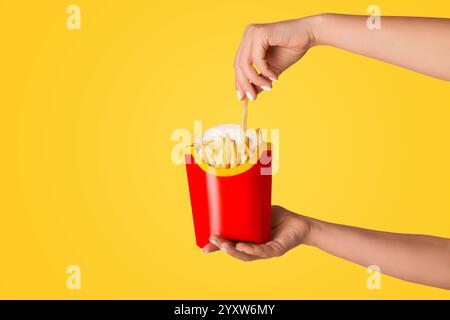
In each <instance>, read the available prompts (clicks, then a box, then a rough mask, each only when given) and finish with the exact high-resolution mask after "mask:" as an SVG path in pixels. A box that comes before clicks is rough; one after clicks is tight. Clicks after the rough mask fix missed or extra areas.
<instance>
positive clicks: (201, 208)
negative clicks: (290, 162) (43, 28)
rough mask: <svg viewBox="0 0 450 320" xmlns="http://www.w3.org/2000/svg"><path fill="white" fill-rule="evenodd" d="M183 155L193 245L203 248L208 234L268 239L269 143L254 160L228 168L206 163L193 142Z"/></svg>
mask: <svg viewBox="0 0 450 320" xmlns="http://www.w3.org/2000/svg"><path fill="white" fill-rule="evenodd" d="M184 156H185V162H186V171H187V179H188V185H189V195H190V200H191V208H192V216H193V219H194V229H195V237H196V242H197V246H199V247H200V248H203V247H204V246H205V245H206V244H208V243H209V237H210V235H212V234H218V235H221V236H222V237H224V238H226V239H230V240H234V241H249V242H255V243H266V242H267V241H269V240H270V210H271V195H272V174H271V160H272V159H271V157H272V152H271V147H270V144H268V143H267V144H266V147H265V148H264V150H263V151H262V152H261V155H260V157H259V159H258V160H257V162H256V163H255V164H243V165H240V166H237V167H235V168H229V169H216V168H213V167H211V166H209V165H208V164H207V163H205V162H203V161H202V159H201V157H200V156H199V155H198V154H197V151H196V150H195V148H194V147H193V146H190V147H188V148H187V150H186V151H185V155H184Z"/></svg>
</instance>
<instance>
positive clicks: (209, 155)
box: [196, 99, 264, 169]
mask: <svg viewBox="0 0 450 320" xmlns="http://www.w3.org/2000/svg"><path fill="white" fill-rule="evenodd" d="M247 116H248V100H247V99H244V100H243V102H242V119H241V126H240V130H239V129H237V130H239V131H240V139H239V134H238V135H236V134H232V135H233V136H234V138H236V140H235V139H234V138H232V137H230V135H229V134H228V133H222V132H221V133H220V134H219V135H216V136H215V137H214V138H212V139H210V140H206V141H203V142H202V143H201V145H196V148H197V151H200V154H201V157H202V160H203V161H204V162H206V163H207V164H208V165H210V166H212V167H215V168H225V169H229V168H234V167H237V166H239V165H242V164H245V163H251V164H253V163H256V162H257V161H258V159H259V156H260V154H261V152H262V145H263V143H264V142H263V139H262V132H261V130H260V129H256V130H255V132H254V133H255V134H254V135H253V132H250V130H247ZM235 133H236V131H235ZM250 133H251V134H252V137H253V141H252V142H253V143H252V145H250V136H249V134H250Z"/></svg>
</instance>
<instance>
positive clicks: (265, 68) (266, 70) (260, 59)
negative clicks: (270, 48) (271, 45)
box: [252, 44, 278, 81]
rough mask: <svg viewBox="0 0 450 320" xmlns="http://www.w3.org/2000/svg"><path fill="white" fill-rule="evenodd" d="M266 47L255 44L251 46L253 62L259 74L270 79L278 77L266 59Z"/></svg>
mask: <svg viewBox="0 0 450 320" xmlns="http://www.w3.org/2000/svg"><path fill="white" fill-rule="evenodd" d="M266 51H267V48H266V47H265V46H264V45H262V44H261V45H256V46H254V47H253V53H252V54H253V63H254V64H255V65H256V67H257V68H258V69H259V71H260V72H261V74H262V75H263V76H265V77H267V78H268V79H269V80H271V81H275V80H277V79H278V75H277V74H276V72H275V71H274V70H272V69H271V68H270V66H269V65H268V63H267V61H266Z"/></svg>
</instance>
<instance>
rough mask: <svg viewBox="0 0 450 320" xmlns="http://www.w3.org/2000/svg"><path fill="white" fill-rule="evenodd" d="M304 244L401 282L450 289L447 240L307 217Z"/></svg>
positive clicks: (449, 253) (449, 247) (448, 244)
mask: <svg viewBox="0 0 450 320" xmlns="http://www.w3.org/2000/svg"><path fill="white" fill-rule="evenodd" d="M308 221H309V225H310V230H311V231H310V236H309V238H308V241H307V243H306V244H309V245H312V246H315V247H317V248H319V249H322V250H324V251H326V252H328V253H330V254H332V255H334V256H337V257H340V258H343V259H345V260H349V261H352V262H355V263H357V264H360V265H363V266H370V265H377V266H379V267H380V269H381V272H382V273H384V274H389V275H391V276H394V277H396V278H400V279H403V280H407V281H411V282H416V283H421V284H426V285H430V286H435V287H441V288H446V289H450V239H445V238H439V237H433V236H425V235H413V234H399V233H390V232H381V231H374V230H368V229H362V228H356V227H350V226H344V225H339V224H333V223H328V222H323V221H319V220H315V219H310V218H308Z"/></svg>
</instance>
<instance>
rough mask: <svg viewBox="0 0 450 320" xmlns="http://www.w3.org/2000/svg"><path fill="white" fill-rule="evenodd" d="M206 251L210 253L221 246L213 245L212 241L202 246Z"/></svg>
mask: <svg viewBox="0 0 450 320" xmlns="http://www.w3.org/2000/svg"><path fill="white" fill-rule="evenodd" d="M202 250H203V252H204V253H210V252H214V251H217V250H219V248H217V247H216V246H215V245H213V244H212V243H208V244H207V245H206V246H204V247H203V248H202Z"/></svg>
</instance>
